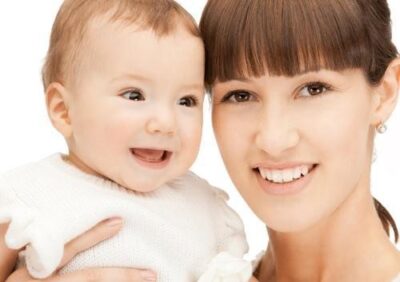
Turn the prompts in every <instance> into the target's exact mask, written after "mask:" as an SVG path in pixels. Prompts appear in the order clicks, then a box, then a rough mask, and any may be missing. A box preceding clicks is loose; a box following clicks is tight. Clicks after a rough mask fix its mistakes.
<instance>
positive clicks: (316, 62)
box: [200, 0, 396, 85]
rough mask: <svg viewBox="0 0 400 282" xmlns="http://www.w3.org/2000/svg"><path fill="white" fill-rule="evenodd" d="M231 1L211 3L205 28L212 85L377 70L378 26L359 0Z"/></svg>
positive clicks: (207, 73) (207, 80)
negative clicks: (373, 33)
mask: <svg viewBox="0 0 400 282" xmlns="http://www.w3.org/2000/svg"><path fill="white" fill-rule="evenodd" d="M227 1H229V3H228V2H227ZM227 1H224V0H219V1H209V3H208V6H207V7H206V9H205V12H204V14H203V18H202V21H201V24H200V28H201V32H202V34H203V37H204V41H205V46H206V54H207V59H206V82H207V84H208V85H212V84H213V83H214V82H215V81H216V80H218V81H221V82H223V81H227V80H231V79H237V78H245V77H249V76H255V77H258V76H261V75H264V74H266V73H268V74H270V75H285V76H294V75H296V74H300V73H303V72H308V71H316V70H319V69H321V68H327V69H332V70H342V69H347V68H362V69H365V70H370V69H371V68H373V67H374V56H373V50H372V48H371V47H370V45H371V44H370V42H371V40H373V38H372V39H371V38H370V37H371V36H370V34H368V32H367V31H368V29H371V28H373V27H372V26H371V25H369V26H366V25H365V21H364V18H363V16H364V15H363V13H364V12H365V11H363V9H364V8H360V7H362V5H358V3H357V1H348V0H286V1H285V0H252V1H244V0H227ZM373 1H377V0H373ZM364 2H368V1H364ZM363 5H365V6H367V5H368V4H367V3H364V4H363ZM366 9H367V8H366ZM367 21H371V19H368V20H367ZM389 28H390V27H389ZM380 36H382V34H380ZM395 54H396V51H394V56H395ZM390 56H393V54H389V57H390Z"/></svg>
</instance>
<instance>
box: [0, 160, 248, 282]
mask: <svg viewBox="0 0 400 282" xmlns="http://www.w3.org/2000/svg"><path fill="white" fill-rule="evenodd" d="M226 200H227V195H226V193H224V192H223V191H221V190H219V189H216V188H214V187H211V186H210V185H209V184H208V183H207V182H206V181H204V180H203V179H201V178H199V177H198V176H196V175H194V174H193V173H191V172H188V173H187V174H186V175H184V176H182V177H180V178H178V179H175V180H174V181H171V182H170V183H168V184H165V185H164V186H162V187H160V188H159V189H157V190H156V191H154V192H151V193H137V192H133V191H130V190H127V189H125V188H123V187H121V186H119V185H117V184H115V183H113V182H111V181H108V180H104V179H102V178H98V177H95V176H92V175H88V174H86V173H84V172H82V171H80V170H79V169H77V168H75V167H74V166H72V165H70V164H68V163H66V162H64V161H63V160H62V156H61V155H60V154H56V155H53V156H50V157H48V158H46V159H44V160H41V161H39V162H36V163H31V164H28V165H25V166H23V167H20V168H17V169H14V170H12V171H10V172H7V173H5V174H3V175H1V176H0V223H1V222H8V221H10V222H11V223H10V226H9V229H8V232H7V234H6V238H5V240H6V244H7V245H8V246H9V247H10V248H15V249H18V248H21V247H24V246H26V251H25V252H24V254H23V256H22V258H24V260H25V263H26V264H27V267H28V270H29V272H30V273H31V274H32V275H33V276H34V277H37V278H42V277H46V276H48V275H50V274H51V273H52V272H53V271H54V270H55V269H56V267H57V266H58V264H59V262H60V260H61V258H62V255H63V247H64V244H65V243H66V242H68V241H70V240H71V239H72V238H74V237H76V236H77V235H79V234H81V233H83V232H84V231H86V230H88V229H89V228H90V227H92V226H94V225H95V224H96V223H98V222H99V221H101V220H104V219H106V218H110V217H114V216H120V217H122V218H123V220H124V226H123V229H122V230H121V232H120V233H119V234H118V235H116V236H115V237H113V238H111V239H109V240H107V241H105V242H103V243H101V244H99V245H97V246H95V247H93V248H91V249H89V250H87V251H85V252H83V253H81V254H80V255H78V256H77V257H76V258H74V259H73V260H72V261H71V262H70V263H69V264H68V265H67V266H66V267H64V269H63V270H62V272H71V271H75V270H79V269H83V268H88V267H137V268H144V269H152V270H154V271H156V272H157V274H158V281H161V282H163V281H164V282H167V281H169V282H180V281H182V282H189V281H196V280H197V279H199V277H200V276H201V274H202V273H204V272H206V271H208V270H207V267H208V264H209V262H210V261H211V260H212V258H214V257H215V256H216V255H217V254H218V253H221V252H228V253H230V254H233V255H235V256H237V257H241V256H242V255H243V254H244V253H245V252H247V243H246V240H245V235H244V231H243V225H242V222H241V220H240V219H239V217H238V216H237V214H236V213H235V212H233V211H232V210H231V209H230V208H229V207H228V206H227V204H226ZM204 281H207V280H204ZM221 281H222V280H221ZM226 281H228V280H226ZM238 281H239V280H238ZM243 281H244V280H243Z"/></svg>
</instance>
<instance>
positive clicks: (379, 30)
mask: <svg viewBox="0 0 400 282" xmlns="http://www.w3.org/2000/svg"><path fill="white" fill-rule="evenodd" d="M200 30H201V33H202V36H203V40H204V43H205V48H206V85H207V86H208V87H210V86H212V84H213V83H215V82H216V81H217V80H218V81H221V82H223V81H227V80H231V79H235V78H243V77H249V76H255V77H258V76H261V75H264V74H265V73H269V74H270V75H286V76H294V75H296V74H300V73H302V72H307V71H316V70H319V69H321V68H327V69H332V70H344V69H350V68H358V69H361V70H362V71H363V72H364V74H365V77H366V79H367V81H368V82H369V83H370V84H371V85H377V84H378V83H379V82H380V80H381V79H382V77H383V75H384V73H385V71H386V69H387V67H388V65H389V64H390V62H391V61H392V60H393V59H395V58H396V57H397V56H398V52H397V50H396V47H395V46H394V44H393V43H392V34H391V24H390V10H389V7H388V4H387V2H386V0H209V1H208V3H207V5H206V7H205V10H204V12H203V15H202V19H201V21H200ZM374 202H375V207H376V210H377V212H378V214H379V217H380V219H381V222H382V224H383V227H384V229H385V230H386V232H387V233H388V234H389V230H390V227H392V229H393V232H394V235H395V240H396V242H397V240H398V237H399V234H398V230H397V227H396V224H395V221H394V220H393V218H392V216H391V215H390V213H389V212H388V211H387V210H386V209H385V208H384V207H383V205H382V204H380V203H379V202H378V201H377V200H376V199H374Z"/></svg>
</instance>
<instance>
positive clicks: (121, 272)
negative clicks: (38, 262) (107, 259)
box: [7, 268, 157, 282]
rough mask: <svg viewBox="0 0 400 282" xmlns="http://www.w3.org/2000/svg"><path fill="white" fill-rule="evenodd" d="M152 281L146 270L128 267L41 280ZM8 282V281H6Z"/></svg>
mask: <svg viewBox="0 0 400 282" xmlns="http://www.w3.org/2000/svg"><path fill="white" fill-rule="evenodd" d="M39 281H42V280H34V281H29V282H39ZM75 281H82V282H85V281H88V282H89V281H90V282H106V281H121V282H154V281H157V276H156V275H155V274H154V273H153V272H151V271H148V270H141V269H130V268H92V269H85V270H81V271H77V272H73V273H68V274H64V275H55V276H53V277H51V278H49V279H47V280H44V281H42V282H75ZM7 282H8V281H7Z"/></svg>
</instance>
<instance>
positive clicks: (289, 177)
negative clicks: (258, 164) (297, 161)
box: [258, 165, 313, 183]
mask: <svg viewBox="0 0 400 282" xmlns="http://www.w3.org/2000/svg"><path fill="white" fill-rule="evenodd" d="M312 168H313V166H307V165H301V166H297V167H294V168H290V169H279V170H276V169H274V170H271V169H264V168H258V170H259V172H260V174H261V176H262V178H264V179H265V180H268V181H270V182H274V183H288V182H292V181H293V180H296V179H299V178H301V177H303V176H306V175H307V174H308V173H309V172H310V171H311V169H312Z"/></svg>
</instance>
